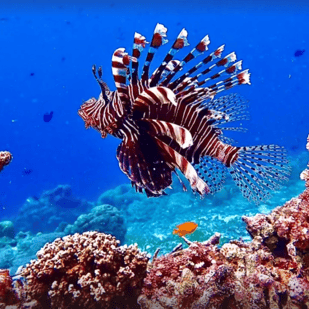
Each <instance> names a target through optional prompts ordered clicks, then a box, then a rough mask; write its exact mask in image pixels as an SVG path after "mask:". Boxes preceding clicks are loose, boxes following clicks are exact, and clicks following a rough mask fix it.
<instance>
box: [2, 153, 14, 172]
mask: <svg viewBox="0 0 309 309" xmlns="http://www.w3.org/2000/svg"><path fill="white" fill-rule="evenodd" d="M12 159H13V156H12V154H11V153H10V152H8V151H0V172H1V171H2V169H3V168H4V167H5V166H6V165H8V164H10V162H11V161H12Z"/></svg>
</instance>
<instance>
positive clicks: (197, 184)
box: [155, 138, 210, 196]
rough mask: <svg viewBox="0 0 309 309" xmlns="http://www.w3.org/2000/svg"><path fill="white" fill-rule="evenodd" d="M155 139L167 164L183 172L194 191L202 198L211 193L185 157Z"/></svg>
mask: <svg viewBox="0 0 309 309" xmlns="http://www.w3.org/2000/svg"><path fill="white" fill-rule="evenodd" d="M155 139H156V142H157V144H158V146H159V147H160V148H161V149H162V150H163V151H164V155H165V158H166V160H167V162H168V163H169V164H170V165H171V166H172V167H174V168H178V169H179V170H180V171H181V172H182V174H183V175H184V176H185V177H186V178H187V179H188V181H189V183H190V186H191V188H192V190H193V191H197V192H198V193H199V194H200V195H201V196H204V195H205V194H208V193H210V189H209V187H208V185H207V183H206V182H205V181H204V180H203V179H201V178H200V177H199V176H198V174H197V172H196V170H195V169H194V167H193V166H192V164H191V163H190V162H189V161H188V160H187V159H186V158H185V157H184V156H182V155H181V154H179V153H178V152H177V151H175V150H174V149H173V148H171V147H170V146H169V145H167V144H166V143H164V142H163V141H161V140H159V139H158V138H155Z"/></svg>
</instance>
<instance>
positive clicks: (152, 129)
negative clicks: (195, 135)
mask: <svg viewBox="0 0 309 309" xmlns="http://www.w3.org/2000/svg"><path fill="white" fill-rule="evenodd" d="M141 121H142V122H146V123H147V124H148V127H147V129H148V132H149V134H151V135H152V136H160V135H166V136H168V137H170V138H171V139H173V140H175V141H176V142H177V143H178V145H179V146H180V147H181V148H188V147H190V146H192V145H193V140H192V135H191V133H190V131H189V130H187V129H185V128H184V127H181V126H179V125H177V124H174V123H170V122H166V121H162V120H156V119H147V118H143V119H142V120H141Z"/></svg>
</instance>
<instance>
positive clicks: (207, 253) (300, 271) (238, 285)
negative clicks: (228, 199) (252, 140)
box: [138, 145, 309, 309]
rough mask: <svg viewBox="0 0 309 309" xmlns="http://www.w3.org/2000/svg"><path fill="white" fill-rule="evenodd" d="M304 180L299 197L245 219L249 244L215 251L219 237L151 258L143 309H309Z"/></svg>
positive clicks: (308, 202) (308, 209)
mask: <svg viewBox="0 0 309 309" xmlns="http://www.w3.org/2000/svg"><path fill="white" fill-rule="evenodd" d="M307 149H308V150H309V145H307ZM304 173H305V175H308V174H307V173H308V172H306V171H305V172H304ZM303 175H304V174H302V178H303V179H307V180H306V181H307V183H306V187H307V189H306V190H305V191H304V192H303V193H302V194H300V195H299V196H298V197H297V198H293V199H292V200H291V201H289V202H287V203H286V204H285V205H284V206H282V207H277V208H276V209H274V210H273V211H272V212H271V213H270V214H269V215H262V214H259V215H256V216H254V217H243V220H244V221H245V222H246V224H247V230H248V231H249V233H250V234H251V236H252V237H253V240H252V242H250V243H244V242H242V241H231V242H230V243H227V244H224V245H223V246H222V247H221V248H218V247H217V246H216V245H215V243H216V242H218V237H217V238H213V239H212V241H208V242H205V243H197V242H194V243H191V245H190V247H189V248H188V249H185V250H180V251H176V252H174V253H172V254H169V255H166V256H163V257H160V258H157V259H155V260H154V261H153V262H152V264H151V266H150V272H149V274H148V275H147V277H146V279H145V280H144V287H143V290H142V294H141V295H140V297H139V300H138V302H139V304H140V305H141V308H143V309H150V308H156V309H163V308H187V309H191V308H199V309H201V308H245V309H246V308H248V309H249V308H280V309H281V308H308V306H309V223H308V222H309V179H308V178H306V177H304V176H303ZM214 239H215V241H213V240H214Z"/></svg>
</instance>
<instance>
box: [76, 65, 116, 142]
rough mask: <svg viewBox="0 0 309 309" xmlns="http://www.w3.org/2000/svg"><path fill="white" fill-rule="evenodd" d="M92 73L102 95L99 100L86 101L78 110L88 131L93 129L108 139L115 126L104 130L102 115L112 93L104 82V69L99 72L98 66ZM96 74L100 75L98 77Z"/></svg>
mask: <svg viewBox="0 0 309 309" xmlns="http://www.w3.org/2000/svg"><path fill="white" fill-rule="evenodd" d="M92 73H93V76H94V77H95V79H96V81H97V82H98V84H99V86H100V88H101V93H100V96H99V98H98V99H95V98H91V99H89V100H87V101H85V102H84V103H83V104H82V105H81V107H80V109H79V110H78V115H79V116H80V117H81V118H82V119H83V120H84V122H85V127H86V128H87V129H88V128H89V127H93V128H94V129H96V130H98V131H99V132H101V135H102V137H106V134H107V133H112V131H113V130H112V129H113V126H112V124H111V125H110V126H108V127H107V128H106V127H105V128H103V123H102V121H101V119H100V115H101V114H102V111H103V110H104V107H106V106H107V105H108V104H109V103H110V101H111V98H110V94H111V92H110V90H109V88H108V86H107V84H106V83H105V82H104V81H103V80H102V68H101V67H99V69H98V71H97V70H96V66H95V65H93V66H92ZM96 73H98V77H97V74H96Z"/></svg>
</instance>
